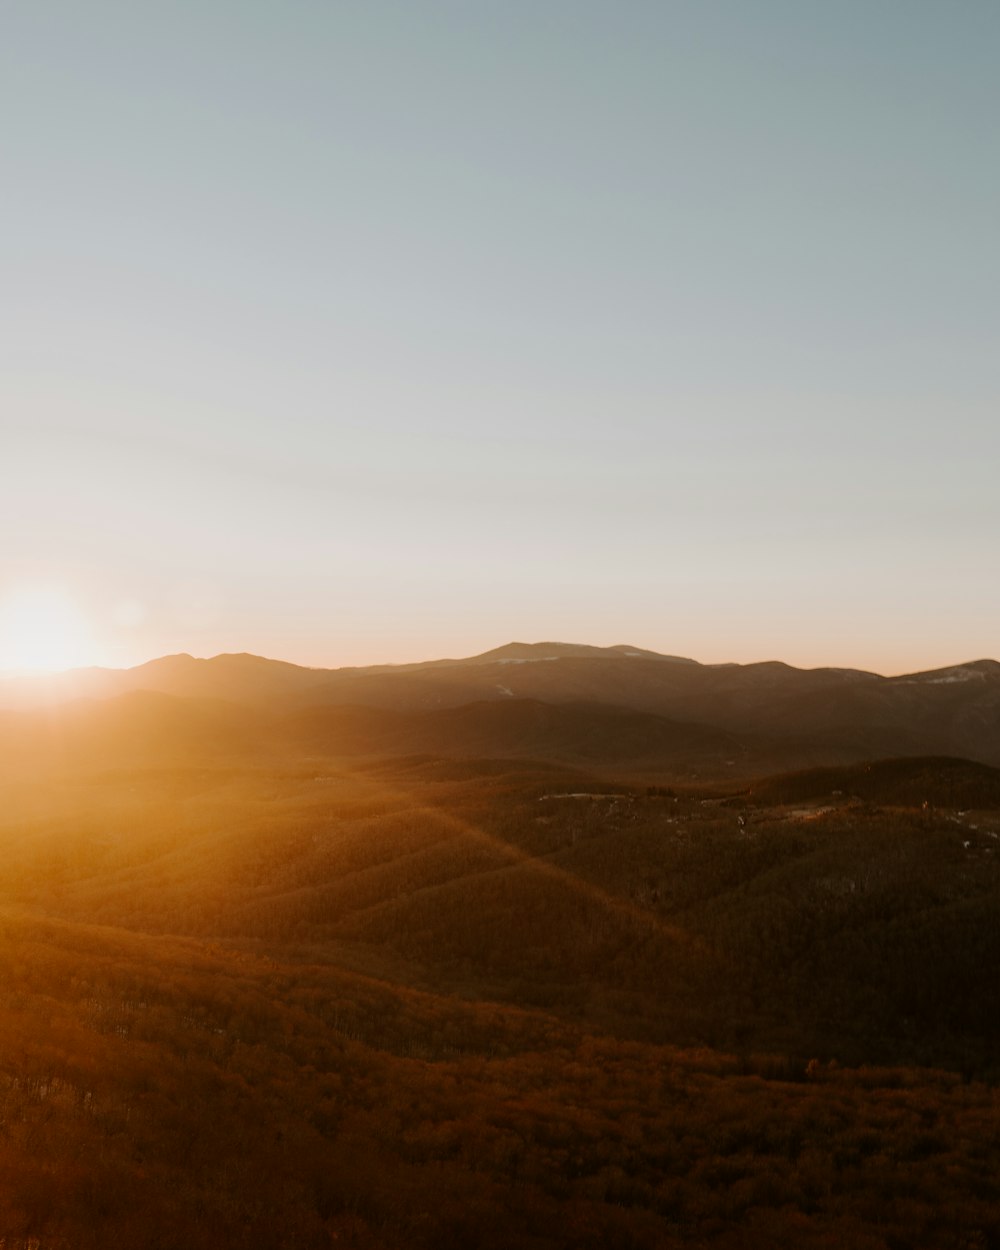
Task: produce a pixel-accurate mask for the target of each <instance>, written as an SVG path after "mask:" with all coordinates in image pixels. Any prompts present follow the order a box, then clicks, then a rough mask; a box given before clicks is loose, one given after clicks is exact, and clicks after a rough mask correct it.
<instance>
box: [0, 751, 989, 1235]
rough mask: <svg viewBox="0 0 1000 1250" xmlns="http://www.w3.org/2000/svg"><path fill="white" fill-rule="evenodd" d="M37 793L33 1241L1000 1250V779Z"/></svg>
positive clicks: (31, 970)
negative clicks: (999, 1035) (999, 1038)
mask: <svg viewBox="0 0 1000 1250" xmlns="http://www.w3.org/2000/svg"><path fill="white" fill-rule="evenodd" d="M147 764H148V766H147V765H143V766H136V767H129V768H127V769H126V768H120V767H119V768H116V767H114V766H113V761H112V760H111V758H110V756H109V757H108V758H105V759H88V760H87V761H86V762H85V763H81V762H80V761H69V762H67V761H66V760H65V759H63V758H60V759H59V760H58V762H57V765H53V766H52V767H49V768H39V769H37V770H36V771H35V772H34V774H33V775H27V774H26V773H24V772H23V771H18V770H10V771H8V773H7V775H6V776H5V778H4V781H3V796H4V803H3V813H2V825H0V835H2V839H3V848H4V854H3V859H2V864H0V931H2V935H3V940H2V944H0V996H2V1003H3V1010H2V1013H0V1124H2V1134H0V1169H2V1170H0V1237H2V1244H3V1246H4V1247H6V1248H7V1250H29V1248H30V1250H90V1248H91V1247H93V1248H94V1250H96V1248H97V1247H102V1248H103V1247H106V1246H108V1245H117V1246H123V1247H134V1248H135V1250H147V1248H148V1250H152V1248H154V1247H157V1248H163V1250H167V1248H171V1250H172V1248H174V1247H179V1246H185V1247H191V1248H193V1250H196V1248H199V1247H205V1248H206V1250H208V1248H209V1247H211V1248H212V1250H229V1248H230V1247H246V1248H248V1250H249V1248H250V1247H254V1248H261V1247H288V1248H289V1250H290V1248H291V1247H295V1248H296V1250H304V1248H308V1250H311V1248H313V1247H329V1246H354V1247H358V1248H359V1250H364V1248H371V1250H375V1248H379V1250H381V1248H385V1250H390V1248H403V1247H407V1248H408V1247H414V1248H421V1250H423V1248H426V1250H438V1248H446V1247H452V1246H453V1247H456V1250H458V1248H459V1247H461V1248H462V1250H474V1248H476V1247H480V1248H482V1250H487V1248H495V1250H501V1248H504V1250H506V1248H509V1247H530V1248H532V1250H543V1248H555V1247H575V1248H578V1250H584V1248H590V1247H593V1248H594V1250H596V1248H597V1247H620V1248H622V1250H639V1248H647V1247H648V1248H650V1250H653V1248H654V1247H668V1248H669V1247H671V1246H712V1247H774V1246H781V1245H796V1246H803V1247H841V1246H852V1247H862V1248H868V1247H870V1248H871V1250H903V1248H904V1247H914V1246H921V1247H942V1248H943V1247H954V1248H959V1247H961V1248H963V1250H966V1248H967V1250H973V1248H974V1250H981V1248H984V1247H991V1246H1000V1179H998V1177H1000V1146H998V1130H1000V1096H998V1092H997V1081H998V1078H1000V1053H998V1050H997V1026H998V1023H1000V982H998V979H997V977H996V968H997V967H998V965H1000V925H998V923H997V917H998V914H1000V912H998V905H1000V863H998V861H1000V786H998V781H1000V775H998V774H997V773H996V772H995V771H994V770H992V769H990V768H987V767H986V766H984V765H973V764H968V763H966V762H964V761H956V760H948V759H916V760H904V761H886V762H881V763H874V764H871V765H857V766H851V767H847V768H841V769H814V770H811V771H809V772H806V773H800V774H794V775H784V776H781V777H774V778H750V779H746V780H743V781H732V782H730V781H729V780H728V779H727V781H726V783H725V784H723V783H721V782H714V783H712V784H710V785H709V784H706V785H705V786H704V787H702V788H701V789H698V788H696V787H695V786H693V785H692V784H690V783H687V784H685V783H683V782H681V781H678V783H677V784H676V785H673V786H671V785H664V784H661V783H660V782H659V781H658V783H657V784H655V785H641V784H637V783H636V782H635V781H634V780H633V781H630V782H628V783H623V782H621V781H619V780H616V778H615V777H614V776H613V775H603V774H602V775H600V776H592V775H587V774H584V773H582V772H580V771H577V770H574V769H571V768H566V767H559V766H556V765H553V764H546V763H539V762H532V761H530V760H512V759H506V760H502V761H496V760H494V761H490V760H454V759H443V758H436V757H433V756H426V755H425V756H412V755H411V756H401V757H396V758H360V759H359V758H356V757H355V758H351V759H349V760H348V759H345V758H343V757H339V756H322V755H318V754H313V755H311V756H309V757H305V756H301V755H296V754H295V753H294V752H288V751H281V752H279V751H277V750H275V751H274V752H272V753H271V755H270V756H262V755H261V753H260V751H259V750H258V749H255V751H254V752H253V754H252V756H251V755H248V756H246V757H243V758H241V757H239V756H238V755H236V754H234V755H231V756H229V757H227V758H212V757H206V758H205V760H204V761H203V762H201V763H197V762H196V763H192V762H191V760H190V759H187V760H181V761H174V762H173V763H165V764H161V765H160V766H153V764H151V763H149V762H147Z"/></svg>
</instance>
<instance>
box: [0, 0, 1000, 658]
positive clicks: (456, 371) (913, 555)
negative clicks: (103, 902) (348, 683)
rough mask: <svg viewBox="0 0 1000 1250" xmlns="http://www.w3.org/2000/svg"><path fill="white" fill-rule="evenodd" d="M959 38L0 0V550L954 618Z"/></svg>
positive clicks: (988, 575) (880, 649)
mask: <svg viewBox="0 0 1000 1250" xmlns="http://www.w3.org/2000/svg"><path fill="white" fill-rule="evenodd" d="M998 64H1000V5H997V3H996V0H962V3H959V4H953V5H946V4H942V3H939V2H938V3H933V4H932V3H924V2H921V0H893V2H888V0H864V2H861V0H845V2H843V3H834V4H830V3H818V2H816V3H813V2H810V0H785V2H779V0H759V2H758V3H755V4H747V3H745V0H728V2H716V0H689V2H686V3H670V2H669V0H661V2H659V3H652V2H646V0H635V2H632V3H628V2H623V3H619V4H611V3H600V4H598V3H590V2H587V0H551V2H549V0H531V2H528V0H523V2H518V0H504V2H503V3H500V2H499V0H497V2H481V3H477V2H475V0H466V2H465V3H458V2H453V3H437V2H435V0H421V2H420V3H412V2H411V0H407V2H405V3H402V2H401V3H385V2H383V0H365V2H364V3H359V2H354V3H339V2H337V0H313V2H311V3H304V2H301V0H286V2H285V3H282V4H272V3H262V2H260V0H239V2H237V0H200V2H197V3H195V2H188V0H174V2H173V3H170V4H167V3H162V2H158V0H150V2H148V3H139V4H136V3H134V2H129V3H126V2H124V0H123V2H121V3H112V2H110V0H88V3H86V4H81V3H79V2H78V0H46V3H36V2H31V3H29V2H27V0H11V3H8V4H6V5H5V6H4V7H3V11H2V14H0V117H2V119H3V120H2V122H0V134H2V147H0V173H2V185H3V196H2V201H0V224H2V231H0V268H2V275H3V276H2V283H0V525H2V527H3V532H4V536H5V537H4V542H3V545H2V549H0V595H2V594H3V593H7V592H10V593H17V592H19V591H20V590H22V589H23V588H24V587H26V586H42V585H44V586H48V587H57V588H59V590H60V592H65V594H66V595H68V596H70V597H71V598H72V600H73V601H74V603H75V604H76V605H77V608H78V609H79V612H80V614H81V619H84V620H86V622H87V627H88V631H89V632H88V637H89V638H90V640H91V644H92V657H90V658H93V659H95V660H98V661H101V662H106V663H112V664H126V663H133V662H138V661H140V660H143V659H146V658H149V657H150V656H152V655H155V654H159V653H162V652H167V651H177V650H187V651H191V652H193V653H195V654H212V653H214V652H217V651H222V650H252V651H257V652H262V653H264V654H269V655H274V656H278V657H281V658H287V659H292V660H296V661H299V662H305V663H314V664H330V665H335V664H339V663H355V662H368V661H381V660H407V659H415V658H425V657H429V656H435V655H443V654H462V653H470V652H473V651H477V650H481V649H484V648H486V647H488V646H492V645H495V644H498V643H500V642H503V641H506V640H508V639H510V638H514V637H516V638H520V639H524V640H534V639H541V638H561V639H568V640H577V641H588V642H598V643H599V642H604V643H612V642H634V643H636V644H639V645H642V646H648V647H653V648H656V649H659V650H665V651H669V652H674V653H683V654H688V655H692V656H694V657H695V658H698V659H702V660H706V661H716V660H752V659H764V658H783V659H787V660H789V661H791V662H794V663H799V664H819V663H831V664H843V665H858V666H863V667H869V668H876V669H879V670H880V671H883V672H898V671H901V670H903V669H907V668H914V667H931V666H934V665H936V664H943V663H948V662H957V661H960V660H963V659H971V658H976V657H978V656H981V655H994V656H996V655H998V653H1000V629H998V626H1000V568H998V565H1000V557H998V551H1000V541H998V540H1000V490H998V480H997V479H998V474H997V469H998V466H1000V405H998V399H1000V343H998V339H1000V335H998V331H1000V294H998V292H1000V243H998V230H997V222H998V221H1000V162H998V159H997V151H998V149H997V127H998V120H1000V75H998V73H997V66H998ZM3 659H4V657H3V656H2V655H0V668H3V667H5V664H4V663H3ZM9 666H10V665H7V667H9Z"/></svg>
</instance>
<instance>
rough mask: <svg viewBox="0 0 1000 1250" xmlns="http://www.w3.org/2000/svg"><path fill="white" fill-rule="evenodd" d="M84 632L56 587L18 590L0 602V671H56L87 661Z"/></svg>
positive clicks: (87, 638) (83, 625) (71, 602)
mask: <svg viewBox="0 0 1000 1250" xmlns="http://www.w3.org/2000/svg"><path fill="white" fill-rule="evenodd" d="M90 650H91V637H90V627H89V625H88V623H87V621H86V619H85V617H84V616H83V613H82V612H81V611H80V608H79V607H78V606H77V604H76V602H75V601H74V599H73V598H72V596H71V595H70V594H68V593H67V592H66V591H65V590H63V589H61V588H60V587H57V586H23V587H18V588H16V589H13V590H11V591H9V592H8V593H7V594H5V595H4V596H3V597H2V598H0V672H15V673H37V672H56V671H58V670H61V669H67V668H75V667H79V666H82V665H85V664H87V663H88V662H90V655H89V652H90Z"/></svg>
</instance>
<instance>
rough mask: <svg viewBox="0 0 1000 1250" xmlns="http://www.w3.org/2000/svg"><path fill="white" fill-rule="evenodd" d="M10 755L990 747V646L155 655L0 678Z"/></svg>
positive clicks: (633, 766)
mask: <svg viewBox="0 0 1000 1250" xmlns="http://www.w3.org/2000/svg"><path fill="white" fill-rule="evenodd" d="M0 709H2V711H0V742H2V743H3V745H4V756H5V758H6V759H7V760H8V761H9V762H13V761H14V760H16V759H17V758H23V759H27V758H29V757H31V758H36V759H37V757H38V755H39V752H38V747H39V745H40V744H41V743H42V742H45V743H47V744H48V745H49V747H50V748H57V749H58V750H60V751H62V752H64V753H65V752H67V751H68V752H70V753H71V754H72V753H74V752H83V754H84V755H86V756H87V757H88V758H90V757H96V756H100V755H101V754H103V753H105V752H107V753H113V752H118V753H121V752H124V754H125V757H126V758H128V757H130V756H131V757H134V756H135V755H136V754H137V753H138V754H140V755H141V754H142V753H143V752H144V751H146V750H149V751H153V750H155V751H157V752H160V753H162V751H163V750H164V749H165V747H166V746H167V744H169V746H170V749H171V751H173V752H174V753H177V752H180V753H181V754H182V755H190V754H195V755H197V754H198V753H200V752H203V751H213V752H214V753H216V754H218V753H219V752H223V753H225V752H230V751H232V752H237V753H239V754H241V755H242V754H245V752H246V751H247V750H250V749H258V748H259V749H269V750H270V749H273V747H274V744H275V743H276V742H277V741H279V740H280V741H283V742H286V743H288V744H290V745H293V746H294V749H295V750H297V751H299V752H302V751H306V752H307V753H308V752H309V751H313V752H315V753H317V754H347V755H359V754H360V755H367V754H371V755H384V754H393V755H399V754H407V753H420V752H426V753H432V754H436V755H446V756H448V755H450V756H456V755H457V756H479V757H490V756H498V757H523V758H534V759H546V760H550V761H556V762H563V763H570V764H574V765H577V764H585V765H587V766H588V767H591V768H601V767H604V768H606V769H610V770H612V771H613V772H615V773H616V774H625V773H628V774H630V775H638V774H644V775H648V776H649V777H651V778H655V777H660V776H667V775H679V776H688V775H690V776H697V777H709V776H735V775H741V776H742V775H751V774H763V773H766V772H774V771H780V770H782V769H788V768H802V767H810V766H818V765H824V764H830V765H840V764H847V763H851V762H856V761H861V760H867V759H873V758H878V757H888V756H917V755H946V756H960V757H964V758H968V759H972V760H977V761H980V762H983V763H987V764H992V765H1000V663H997V661H995V660H989V659H987V660H976V661H973V662H969V663H965V664H958V665H954V666H951V667H948V668H943V669H936V670H933V671H929V672H919V673H912V674H907V675H904V676H898V677H882V676H879V675H878V674H876V673H870V672H864V671H860V670H855V669H843V668H815V669H798V668H794V667H792V666H790V665H787V664H783V663H779V662H768V663H758V664H714V665H707V664H700V663H698V662H697V661H695V660H692V659H687V658H683V657H679V656H672V655H660V654H658V653H656V652H653V651H648V650H643V649H641V648H639V647H633V646H628V645H622V646H615V647H594V646H586V645H581V644H567V643H554V642H541V643H519V642H514V643H510V644H508V645H506V646H503V647H499V648H497V649H495V650H492V651H487V652H485V653H483V654H481V655H476V656H471V657H467V658H461V659H441V660H431V661H426V662H423V663H415V664H404V665H377V666H372V667H367V668H338V669H317V668H305V667H300V666H298V665H294V664H289V663H285V662H283V661H278V660H270V659H265V658H262V657H260V656H254V655H247V654H238V655H219V656H216V657H214V658H212V659H195V658H193V657H192V656H190V655H172V656H165V657H162V658H160V659H156V660H152V661H150V662H149V663H146V664H142V665H139V666H138V667H135V668H130V669H124V670H113V669H82V670H75V671H72V672H69V673H65V674H60V675H56V676H47V677H21V678H12V679H7V680H6V681H4V682H0Z"/></svg>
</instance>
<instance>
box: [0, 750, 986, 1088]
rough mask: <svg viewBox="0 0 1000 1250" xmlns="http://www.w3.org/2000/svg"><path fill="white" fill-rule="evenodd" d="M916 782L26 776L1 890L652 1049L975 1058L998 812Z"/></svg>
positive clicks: (425, 767)
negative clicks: (546, 1012) (583, 1025)
mask: <svg viewBox="0 0 1000 1250" xmlns="http://www.w3.org/2000/svg"><path fill="white" fill-rule="evenodd" d="M905 767H908V768H909V770H910V781H909V783H908V787H909V790H910V794H909V795H906V796H904V797H905V798H906V802H905V803H901V802H900V797H901V791H900V786H901V785H902V784H903V783H902V780H901V769H903V768H905ZM928 768H929V766H928V765H926V764H924V762H922V761H906V762H904V763H903V764H899V763H897V764H895V765H892V766H876V774H875V775H876V776H878V775H879V771H881V772H882V773H884V774H885V775H886V776H887V777H888V778H889V781H887V783H886V784H887V790H886V800H885V802H881V803H880V802H877V801H876V800H875V798H874V797H873V794H872V789H871V783H870V777H871V774H865V776H867V777H868V778H869V783H870V784H869V792H868V796H867V798H866V799H865V800H864V801H861V800H860V799H857V798H855V797H854V796H852V795H851V794H850V793H848V792H847V791H845V790H844V789H843V788H842V787H840V786H838V787H836V789H837V790H838V791H839V793H833V792H828V793H827V794H825V795H819V796H817V794H816V792H815V787H814V788H813V794H812V799H811V800H806V799H803V798H801V797H797V798H795V799H794V800H793V801H792V805H791V806H789V805H788V804H787V803H786V802H784V800H785V799H787V798H788V795H787V794H786V793H785V792H784V791H783V789H782V783H781V782H780V781H777V780H776V781H773V782H764V783H758V785H757V788H756V790H755V792H754V794H753V795H751V796H750V797H749V798H748V797H747V796H746V795H745V794H739V795H737V796H735V797H734V798H733V799H730V800H725V799H723V800H721V801H720V800H719V799H718V798H714V797H703V798H699V797H696V796H692V795H684V794H683V793H682V794H681V797H680V798H677V799H674V798H671V797H669V796H666V797H664V796H662V795H653V796H647V795H646V793H645V791H644V790H638V791H634V790H631V789H630V788H626V789H624V790H618V791H615V790H613V789H612V787H610V786H609V785H608V784H607V783H602V782H597V781H593V780H590V779H588V778H587V777H586V776H585V775H583V774H574V773H572V772H568V771H565V770H560V769H555V768H552V767H546V766H542V765H530V764H527V763H517V762H509V763H508V764H507V765H505V766H503V767H500V766H498V765H496V764H484V765H482V766H478V765H476V764H475V763H474V762H470V763H468V764H460V763H457V762H456V763H453V764H448V763H446V762H434V761H433V760H427V761H426V762H424V763H420V762H419V761H412V762H410V763H405V764H404V762H402V761H400V762H398V763H395V764H393V763H392V762H391V761H388V762H386V763H384V764H382V765H378V766H367V767H364V768H361V769H357V768H341V769H334V770H332V771H329V772H324V773H314V772H313V771H311V770H308V769H302V768H301V767H300V768H298V769H295V770H288V769H283V770H279V769H275V768H273V767H272V768H256V769H254V770H252V771H250V772H242V771H240V770H238V769H217V770H211V769H204V768H201V769H197V768H195V769H190V770H182V771H177V770H154V771H151V772H148V773H140V772H137V773H133V774H130V775H129V774H126V775H122V774H118V775H115V776H103V777H102V776H98V777H92V778H87V777H76V779H74V780H66V781H64V782H63V783H62V784H53V785H48V786H46V789H45V791H44V793H43V794H39V792H38V789H37V788H35V787H32V786H31V785H30V784H28V783H25V784H24V785H22V786H21V787H16V786H12V787H10V788H9V790H8V796H9V797H8V804H7V807H6V812H5V817H4V821H3V825H2V827H0V833H2V837H3V840H4V846H5V862H4V871H3V877H2V881H3V895H2V897H3V898H5V899H6V900H7V901H8V902H9V903H11V904H17V905H21V906H29V907H31V908H33V909H36V910H41V911H42V912H45V913H46V914H49V913H51V914H58V915H59V916H62V917H64V918H66V919H71V920H73V921H77V922H84V921H86V922H95V923H99V924H102V925H111V926H125V927H128V928H130V929H132V930H134V931H142V932H150V933H163V934H166V933H180V934H188V935H191V936H195V937H199V938H225V939H227V940H238V941H254V942H264V943H279V944H282V945H287V944H293V945H297V946H302V947H306V948H316V949H323V950H326V951H334V950H340V951H342V950H346V949H351V950H353V951H355V952H357V951H365V952H367V954H366V955H365V956H364V959H365V960H366V961H369V963H370V961H371V960H375V962H376V964H377V963H379V961H381V960H383V959H389V960H390V961H391V962H392V963H393V966H395V961H401V964H400V966H401V967H405V968H406V969H408V971H407V972H406V973H405V974H404V975H405V977H407V978H410V977H412V978H413V980H414V983H423V984H447V985H450V986H452V988H454V989H462V987H470V986H471V987H477V992H483V993H487V994H488V996H490V997H496V998H501V999H504V1000H507V1001H513V1002H517V1001H523V1002H531V1003H536V1004H543V1005H546V1006H549V1007H552V1008H553V1009H555V1008H557V1007H559V1008H565V1009H566V1010H570V1011H572V1012H574V1013H576V1014H579V1013H583V1015H585V1016H586V1015H587V1014H588V1013H592V1014H593V1018H594V1020H595V1022H601V1024H602V1027H603V1026H607V1027H612V1028H614V1029H615V1030H619V1031H620V1030H622V1029H624V1030H625V1031H626V1032H631V1033H634V1034H635V1035H637V1036H647V1037H650V1038H655V1039H659V1040H670V1041H677V1042H684V1043H685V1044H687V1043H693V1042H696V1041H705V1042H709V1043H711V1044H715V1045H722V1046H732V1045H735V1044H737V1043H738V1042H740V1041H741V1039H745V1037H746V1036H757V1037H758V1038H759V1039H761V1041H762V1044H763V1039H768V1044H775V1045H779V1044H780V1045H782V1046H788V1045H793V1044H794V1045H795V1046H801V1047H802V1048H804V1049H805V1050H807V1051H808V1052H810V1053H817V1052H818V1053H824V1052H825V1053H830V1054H834V1055H839V1056H840V1057H844V1056H845V1055H849V1056H851V1057H852V1058H854V1059H855V1060H860V1059H863V1058H878V1059H880V1060H883V1061H884V1060H887V1059H889V1058H892V1057H894V1056H898V1055H901V1054H905V1055H906V1056H908V1057H910V1058H912V1059H924V1060H933V1061H934V1062H944V1061H948V1062H956V1063H971V1064H973V1066H981V1065H982V1064H983V1063H986V1062H987V1061H988V1060H987V1055H988V1050H989V1039H990V1037H991V1021H993V1020H995V1019H996V1018H1000V998H998V993H1000V991H998V990H997V987H996V985H995V984H994V983H993V981H992V980H991V979H989V978H984V977H983V971H982V970H983V968H984V967H987V966H992V962H993V961H994V960H995V959H997V958H1000V944H998V943H1000V934H998V929H997V926H996V924H995V915H996V914H997V909H998V908H1000V816H998V814H997V809H996V807H995V806H994V807H989V806H986V805H985V804H984V805H983V807H982V808H981V810H977V811H974V812H971V813H970V812H969V811H966V810H964V809H956V808H952V807H948V806H942V805H941V800H944V802H945V803H947V801H948V796H953V795H954V794H956V793H961V794H962V795H963V797H968V796H969V795H972V794H973V793H975V794H977V795H978V797H979V799H980V800H985V799H987V798H989V797H990V796H991V794H992V793H995V788H996V786H997V782H998V777H997V774H996V773H993V772H991V771H990V770H984V769H982V768H981V767H979V768H976V767H973V766H969V765H955V766H954V767H952V768H945V767H943V766H942V767H939V766H937V765H935V766H934V767H931V768H930V771H928ZM962 768H965V769H966V770H967V773H968V775H967V779H966V782H965V784H964V785H959V787H958V789H957V790H956V785H958V781H957V770H960V769H962ZM935 769H936V771H935ZM921 770H923V771H921ZM836 779H837V780H842V779H843V775H837V776H836ZM890 782H891V784H890ZM974 787H978V789H974ZM791 788H792V789H793V790H795V786H794V785H792V787H791ZM904 788H906V787H904ZM769 790H770V791H771V792H772V793H773V794H774V795H775V796H776V798H777V799H778V800H779V801H777V802H775V801H773V800H767V799H766V798H764V797H763V796H764V795H766V794H767V793H768V791H769ZM795 793H796V794H798V793H799V792H798V791H795ZM918 796H923V797H921V798H919V801H917V797H918ZM925 802H926V803H927V804H928V806H927V808H925V807H924V803H925ZM796 804H798V805H796ZM803 804H804V806H803ZM339 957H340V956H338V958H339ZM394 975H395V974H394ZM796 1039H797V1040H796Z"/></svg>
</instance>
